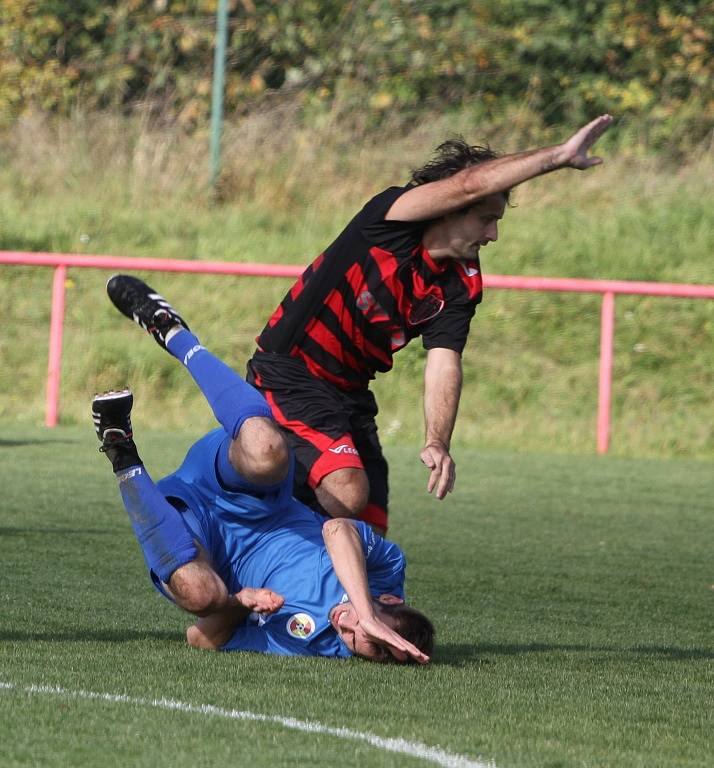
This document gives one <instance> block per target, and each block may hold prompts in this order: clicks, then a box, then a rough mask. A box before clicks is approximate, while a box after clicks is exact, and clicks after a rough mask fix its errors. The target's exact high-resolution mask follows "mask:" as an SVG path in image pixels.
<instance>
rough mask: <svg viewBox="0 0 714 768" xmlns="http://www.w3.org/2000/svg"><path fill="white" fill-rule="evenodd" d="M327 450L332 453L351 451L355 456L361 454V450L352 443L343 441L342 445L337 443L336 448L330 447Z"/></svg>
mask: <svg viewBox="0 0 714 768" xmlns="http://www.w3.org/2000/svg"><path fill="white" fill-rule="evenodd" d="M327 450H328V451H330V452H331V453H351V454H352V455H353V456H359V451H358V450H357V449H356V448H353V447H352V446H351V445H347V443H342V445H337V446H335V447H334V448H328V449H327Z"/></svg>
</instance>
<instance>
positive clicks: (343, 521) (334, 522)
mask: <svg viewBox="0 0 714 768" xmlns="http://www.w3.org/2000/svg"><path fill="white" fill-rule="evenodd" d="M345 526H349V527H350V528H351V527H353V526H352V523H351V522H350V519H349V518H347V517H333V518H331V519H330V520H326V521H325V523H323V526H322V538H323V539H324V540H325V541H327V540H328V539H329V538H331V537H332V536H335V535H337V533H338V532H339V531H341V530H342V529H344V528H345Z"/></svg>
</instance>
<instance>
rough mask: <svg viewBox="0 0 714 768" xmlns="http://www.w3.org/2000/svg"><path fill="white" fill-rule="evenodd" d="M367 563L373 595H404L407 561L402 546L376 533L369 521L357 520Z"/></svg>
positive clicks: (368, 577)
mask: <svg viewBox="0 0 714 768" xmlns="http://www.w3.org/2000/svg"><path fill="white" fill-rule="evenodd" d="M356 525H357V530H358V532H359V534H360V538H361V539H362V550H363V552H364V557H365V562H366V564H367V579H368V581H369V588H370V592H371V593H372V594H373V595H376V596H379V595H387V594H388V595H395V596H396V597H401V598H403V597H404V575H405V571H406V567H407V561H406V558H405V556H404V552H402V550H401V548H400V547H399V546H398V545H397V544H395V543H394V542H392V541H387V540H386V539H383V538H382V537H381V536H380V535H379V534H376V533H375V532H374V531H373V530H372V529H371V528H370V526H369V525H367V523H364V522H362V521H358V522H357V524H356Z"/></svg>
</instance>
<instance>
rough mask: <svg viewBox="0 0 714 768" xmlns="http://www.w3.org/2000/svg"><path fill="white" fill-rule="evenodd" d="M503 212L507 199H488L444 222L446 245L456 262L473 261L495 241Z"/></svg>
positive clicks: (451, 216) (447, 217) (490, 196)
mask: <svg viewBox="0 0 714 768" xmlns="http://www.w3.org/2000/svg"><path fill="white" fill-rule="evenodd" d="M505 210H506V198H505V197H504V196H503V195H501V194H497V195H489V196H488V197H485V198H484V199H483V200H479V202H478V203H476V204H475V205H472V206H471V207H470V208H468V209H466V210H465V211H458V212H456V213H452V214H449V215H448V216H446V217H445V218H444V222H445V228H446V235H447V238H448V241H449V243H448V245H449V248H450V250H451V256H452V258H455V259H475V258H476V257H477V256H478V254H479V250H480V249H481V248H482V247H483V246H485V245H488V244H489V243H494V242H496V240H498V222H499V221H500V220H501V219H502V218H503V214H504V211H505Z"/></svg>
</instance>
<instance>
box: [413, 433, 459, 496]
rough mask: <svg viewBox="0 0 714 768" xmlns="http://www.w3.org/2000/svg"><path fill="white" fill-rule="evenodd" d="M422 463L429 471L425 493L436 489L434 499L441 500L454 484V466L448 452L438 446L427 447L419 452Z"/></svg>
mask: <svg viewBox="0 0 714 768" xmlns="http://www.w3.org/2000/svg"><path fill="white" fill-rule="evenodd" d="M421 460H422V462H423V463H424V464H425V465H426V466H427V467H428V468H429V469H431V473H430V475H429V480H428V481H427V484H426V490H427V493H432V492H433V491H434V489H436V498H437V499H443V498H444V497H445V496H446V494H447V493H451V491H453V490H454V484H455V482H456V464H455V463H454V460H453V459H452V458H451V456H450V455H449V452H448V451H447V450H446V449H444V448H441V447H440V446H427V447H426V448H425V449H424V450H423V451H422V452H421Z"/></svg>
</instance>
